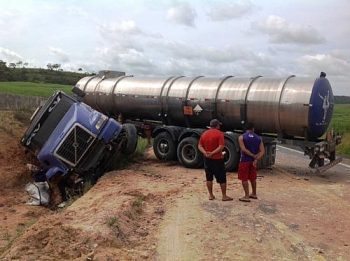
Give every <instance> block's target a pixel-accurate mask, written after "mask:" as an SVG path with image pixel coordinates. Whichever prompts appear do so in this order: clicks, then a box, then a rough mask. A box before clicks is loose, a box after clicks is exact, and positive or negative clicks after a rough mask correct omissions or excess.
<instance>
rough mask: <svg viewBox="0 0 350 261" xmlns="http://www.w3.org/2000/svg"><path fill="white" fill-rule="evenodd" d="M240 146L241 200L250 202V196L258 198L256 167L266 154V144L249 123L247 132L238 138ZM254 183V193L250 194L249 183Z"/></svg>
mask: <svg viewBox="0 0 350 261" xmlns="http://www.w3.org/2000/svg"><path fill="white" fill-rule="evenodd" d="M238 142H239V147H240V149H241V159H240V162H239V166H238V179H240V180H241V181H242V186H243V189H244V194H245V195H244V197H242V198H240V199H239V200H240V201H244V202H250V198H253V199H257V198H258V197H257V194H256V176H257V172H256V167H257V163H258V160H259V159H261V158H262V157H263V156H264V153H265V148H264V144H263V142H262V140H261V137H259V136H258V135H257V134H256V133H254V125H253V124H252V123H247V125H246V132H245V133H244V134H242V135H241V136H239V138H238ZM248 180H249V181H250V183H251V185H252V194H250V195H249V184H248Z"/></svg>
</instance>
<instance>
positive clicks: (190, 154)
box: [177, 137, 203, 168]
mask: <svg viewBox="0 0 350 261" xmlns="http://www.w3.org/2000/svg"><path fill="white" fill-rule="evenodd" d="M177 157H178V159H179V161H180V162H181V164H182V165H184V166H185V167H186V168H200V167H202V166H203V155H202V153H201V152H200V151H199V149H198V139H197V138H194V137H187V138H184V139H183V140H182V141H181V142H180V144H179V146H178V148H177Z"/></svg>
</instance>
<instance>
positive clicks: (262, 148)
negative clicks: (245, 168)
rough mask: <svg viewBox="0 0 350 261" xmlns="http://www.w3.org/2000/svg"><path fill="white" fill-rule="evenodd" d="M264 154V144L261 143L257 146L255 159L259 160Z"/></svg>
mask: <svg viewBox="0 0 350 261" xmlns="http://www.w3.org/2000/svg"><path fill="white" fill-rule="evenodd" d="M264 154H265V147H264V143H263V142H262V141H261V142H260V145H259V153H258V154H257V156H256V159H257V160H259V159H261V158H262V157H263V156H264Z"/></svg>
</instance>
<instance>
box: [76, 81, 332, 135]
mask: <svg viewBox="0 0 350 261" xmlns="http://www.w3.org/2000/svg"><path fill="white" fill-rule="evenodd" d="M76 87H77V88H79V89H81V90H82V91H84V92H85V93H86V95H85V97H84V102H86V103H87V104H88V105H90V106H91V107H93V108H95V109H97V110H100V111H102V112H103V113H106V114H108V115H111V116H117V115H119V114H122V115H123V117H124V118H126V119H131V120H153V121H161V122H163V123H164V124H168V125H178V126H184V127H201V128H204V127H205V126H207V125H208V123H209V121H210V120H211V119H213V118H218V119H219V120H220V121H222V123H223V129H225V130H241V129H242V128H243V125H244V123H245V122H248V121H249V122H252V123H254V125H255V128H256V129H257V130H258V131H259V132H261V133H274V134H278V135H281V136H284V137H285V136H293V137H295V136H298V137H305V138H308V139H309V138H317V137H320V136H322V135H323V134H324V133H325V131H326V130H327V128H328V125H329V123H330V121H331V117H332V114H333V106H334V98H333V93H332V88H331V85H330V83H329V82H328V80H327V79H326V78H325V77H320V78H317V79H314V78H305V77H304V78H298V77H295V76H289V77H286V78H265V77H261V76H257V77H252V78H243V77H233V76H227V77H203V76H198V77H183V76H177V77H175V76H172V77H134V76H120V77H115V78H105V77H101V76H92V77H85V78H83V79H81V80H80V81H78V83H77V84H76Z"/></svg>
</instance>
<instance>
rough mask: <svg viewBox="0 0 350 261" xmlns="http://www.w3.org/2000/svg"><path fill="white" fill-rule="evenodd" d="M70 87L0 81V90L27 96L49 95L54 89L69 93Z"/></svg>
mask: <svg viewBox="0 0 350 261" xmlns="http://www.w3.org/2000/svg"><path fill="white" fill-rule="evenodd" d="M71 89H72V86H70V85H61V84H51V83H31V82H0V92H5V93H11V94H17V95H27V96H41V97H49V96H51V95H52V94H53V93H54V91H56V90H61V91H64V92H66V93H71Z"/></svg>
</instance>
